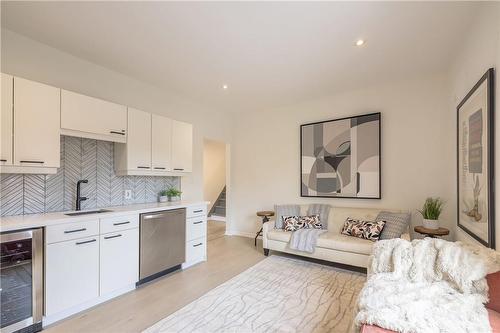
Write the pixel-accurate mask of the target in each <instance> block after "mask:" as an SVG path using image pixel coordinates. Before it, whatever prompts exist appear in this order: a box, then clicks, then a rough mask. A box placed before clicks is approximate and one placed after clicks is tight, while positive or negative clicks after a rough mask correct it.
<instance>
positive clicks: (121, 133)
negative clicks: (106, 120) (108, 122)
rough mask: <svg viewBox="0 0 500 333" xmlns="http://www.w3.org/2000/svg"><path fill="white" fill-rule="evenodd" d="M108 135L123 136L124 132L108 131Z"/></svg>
mask: <svg viewBox="0 0 500 333" xmlns="http://www.w3.org/2000/svg"><path fill="white" fill-rule="evenodd" d="M109 133H111V134H119V135H125V131H124V130H122V131H121V132H118V131H109Z"/></svg>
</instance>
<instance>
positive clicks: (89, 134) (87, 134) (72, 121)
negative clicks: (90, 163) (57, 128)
mask: <svg viewBox="0 0 500 333" xmlns="http://www.w3.org/2000/svg"><path fill="white" fill-rule="evenodd" d="M61 134H64V135H71V136H78V137H84V138H89V139H97V140H105V141H113V142H122V143H125V142H127V107H126V106H123V105H119V104H115V103H111V102H107V101H103V100H101V99H97V98H93V97H89V96H85V95H81V94H77V93H74V92H71V91H67V90H61Z"/></svg>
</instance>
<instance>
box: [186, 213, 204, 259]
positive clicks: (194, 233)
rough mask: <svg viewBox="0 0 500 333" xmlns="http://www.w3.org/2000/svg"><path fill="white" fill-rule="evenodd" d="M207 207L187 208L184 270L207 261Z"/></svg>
mask: <svg viewBox="0 0 500 333" xmlns="http://www.w3.org/2000/svg"><path fill="white" fill-rule="evenodd" d="M206 213H207V205H199V206H189V207H186V262H185V263H183V264H182V268H187V267H189V266H192V265H195V264H197V263H199V262H202V261H205V260H207V215H206Z"/></svg>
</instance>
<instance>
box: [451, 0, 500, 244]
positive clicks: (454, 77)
mask: <svg viewBox="0 0 500 333" xmlns="http://www.w3.org/2000/svg"><path fill="white" fill-rule="evenodd" d="M491 67H494V68H496V80H495V81H496V82H495V84H496V96H495V97H496V110H495V113H496V114H495V127H496V129H495V130H496V135H495V147H496V149H495V155H496V158H495V177H496V179H498V177H499V176H500V134H499V133H500V132H499V131H500V116H499V115H500V82H499V81H500V75H499V71H500V4H499V3H489V4H488V5H486V6H485V8H483V9H482V11H481V12H480V13H479V15H478V17H477V19H476V21H475V24H474V25H473V26H472V27H471V29H470V30H469V34H468V35H467V36H464V39H463V43H462V45H461V48H460V50H459V52H458V53H457V54H456V55H455V59H454V61H453V65H452V68H451V70H450V89H451V97H450V102H451V105H450V107H449V114H450V117H456V107H457V105H458V104H459V103H460V101H461V100H462V99H463V98H464V97H465V95H467V93H468V92H469V91H470V89H471V88H472V87H473V86H474V84H475V83H476V82H477V81H478V80H479V79H480V78H481V76H482V75H483V74H484V73H485V72H486V70H487V69H488V68H491ZM453 119H456V118H453ZM454 135H456V130H455V132H454ZM453 158H454V159H455V158H456V154H455V152H454V155H453ZM454 176H455V177H456V172H455V173H454ZM453 186H454V191H456V183H454V184H453ZM495 192H496V193H497V194H496V198H495V202H496V205H495V206H496V214H495V215H496V216H495V220H496V245H497V250H499V249H500V209H499V207H500V182H498V181H497V182H496V187H495ZM454 209H456V203H455V204H454ZM455 228H456V233H457V239H458V240H463V241H471V242H475V241H474V240H473V239H472V238H471V237H470V236H469V235H468V234H466V233H465V232H463V231H462V230H461V229H460V228H458V227H456V226H455Z"/></svg>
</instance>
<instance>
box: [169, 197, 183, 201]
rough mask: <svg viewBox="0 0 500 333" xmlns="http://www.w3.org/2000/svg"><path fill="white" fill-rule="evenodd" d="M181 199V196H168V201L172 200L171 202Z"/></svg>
mask: <svg viewBox="0 0 500 333" xmlns="http://www.w3.org/2000/svg"><path fill="white" fill-rule="evenodd" d="M179 200H181V197H169V198H168V201H170V202H174V201H179Z"/></svg>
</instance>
